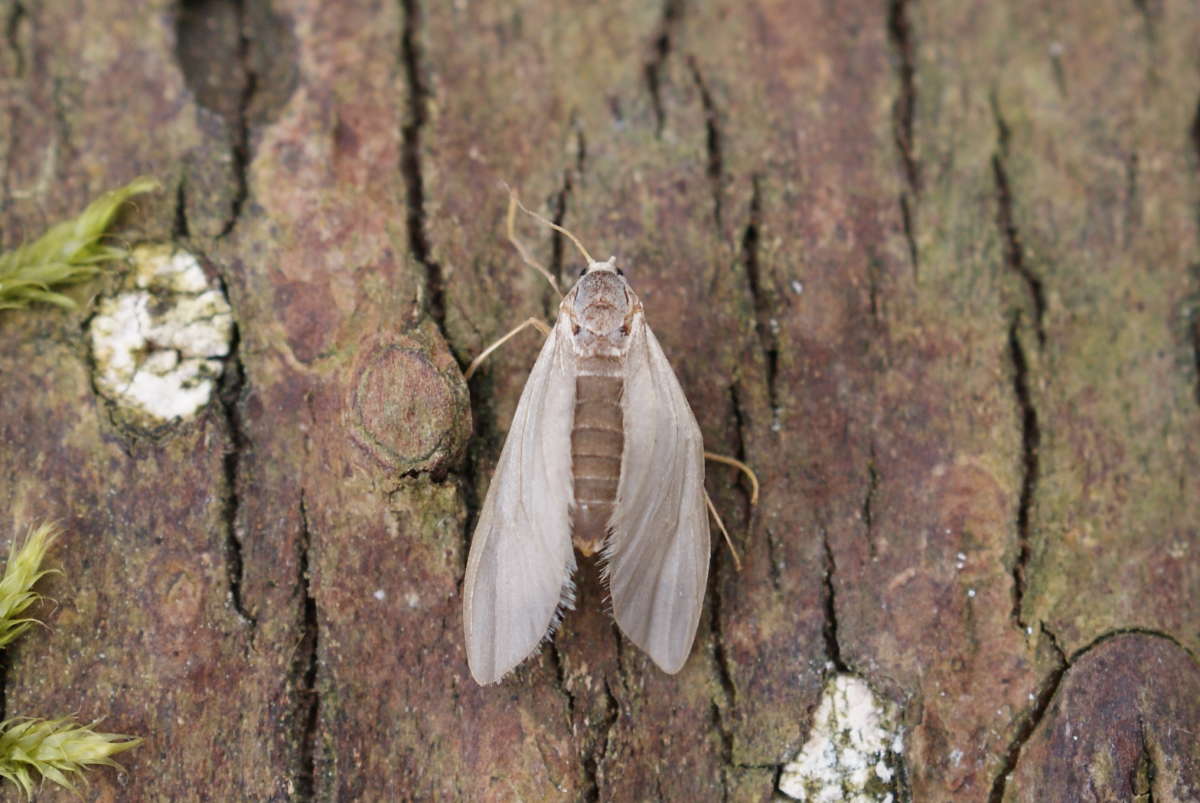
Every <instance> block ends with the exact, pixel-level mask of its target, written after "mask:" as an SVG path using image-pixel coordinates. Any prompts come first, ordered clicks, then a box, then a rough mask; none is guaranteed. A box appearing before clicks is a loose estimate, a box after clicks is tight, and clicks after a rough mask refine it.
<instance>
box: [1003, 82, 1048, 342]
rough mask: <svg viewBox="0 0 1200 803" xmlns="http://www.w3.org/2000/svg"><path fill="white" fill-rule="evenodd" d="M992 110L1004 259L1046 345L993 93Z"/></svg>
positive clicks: (1041, 301)
mask: <svg viewBox="0 0 1200 803" xmlns="http://www.w3.org/2000/svg"><path fill="white" fill-rule="evenodd" d="M992 113H993V115H994V117H995V119H996V134H997V140H998V143H999V149H998V152H997V153H996V155H994V156H993V157H992V173H993V175H994V176H995V182H996V200H997V204H996V223H997V225H998V226H999V228H1000V234H1001V236H1002V237H1003V240H1004V258H1005V263H1006V264H1007V265H1008V267H1009V268H1010V269H1011V270H1012V271H1013V272H1014V273H1016V274H1017V275H1018V276H1019V277H1020V278H1021V281H1022V282H1023V283H1024V285H1025V287H1026V290H1027V291H1028V293H1029V297H1030V300H1031V301H1032V303H1033V325H1034V331H1035V332H1037V339H1038V347H1039V348H1040V347H1044V346H1045V345H1046V330H1045V323H1044V320H1045V315H1046V294H1045V288H1044V286H1043V284H1042V279H1041V277H1040V276H1038V275H1037V274H1036V273H1034V271H1033V270H1032V269H1031V268H1030V267H1029V264H1028V262H1027V261H1026V258H1025V248H1024V246H1023V245H1022V244H1021V233H1020V231H1019V230H1018V229H1017V224H1016V217H1015V215H1014V213H1013V195H1012V184H1011V182H1010V181H1009V177H1008V168H1007V166H1006V163H1007V161H1008V154H1009V140H1010V131H1009V128H1008V123H1007V122H1005V120H1004V117H1003V116H1002V115H1001V113H1000V105H999V102H998V101H997V99H996V97H995V95H994V94H993V95H992Z"/></svg>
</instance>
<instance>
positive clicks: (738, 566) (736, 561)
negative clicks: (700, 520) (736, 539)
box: [704, 491, 742, 572]
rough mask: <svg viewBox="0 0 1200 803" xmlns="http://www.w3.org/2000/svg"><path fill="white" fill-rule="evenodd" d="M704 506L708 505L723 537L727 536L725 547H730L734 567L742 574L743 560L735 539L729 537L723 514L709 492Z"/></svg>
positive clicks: (705, 497) (705, 493)
mask: <svg viewBox="0 0 1200 803" xmlns="http://www.w3.org/2000/svg"><path fill="white" fill-rule="evenodd" d="M704 504H706V505H708V512H709V513H711V514H712V517H713V519H714V520H715V521H716V522H717V527H718V528H719V529H720V530H721V535H723V536H725V545H726V546H727V547H729V554H731V555H733V567H734V568H735V569H736V570H737V571H739V572H740V571H741V570H742V558H741V556H740V555H739V554H738V551H737V547H735V546H734V545H733V539H732V538H730V537H729V530H726V529H725V522H723V521H721V514H720V513H718V512H717V508H716V505H714V504H713V502H712V498H711V497H709V495H708V491H705V492H704Z"/></svg>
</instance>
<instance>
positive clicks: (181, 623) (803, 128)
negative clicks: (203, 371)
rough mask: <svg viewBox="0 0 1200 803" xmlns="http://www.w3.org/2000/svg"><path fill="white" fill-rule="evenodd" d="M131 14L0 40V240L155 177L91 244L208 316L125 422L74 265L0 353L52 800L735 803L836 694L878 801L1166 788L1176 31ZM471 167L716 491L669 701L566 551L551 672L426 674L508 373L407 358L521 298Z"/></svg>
mask: <svg viewBox="0 0 1200 803" xmlns="http://www.w3.org/2000/svg"><path fill="white" fill-rule="evenodd" d="M129 9H130V4H129V3H127V2H119V1H118V0H87V1H86V2H85V1H84V0H50V1H49V2H31V1H30V0H0V22H2V23H3V24H0V30H3V32H4V35H3V38H2V40H0V239H2V244H3V245H4V246H6V247H7V246H11V245H13V244H15V243H18V242H21V241H23V240H25V239H28V238H30V237H32V236H36V234H37V233H38V232H39V231H40V230H41V229H42V228H43V227H44V226H46V225H48V224H49V223H52V222H54V221H57V220H59V219H62V218H64V217H66V216H68V215H71V214H74V213H75V212H76V211H77V210H78V209H80V208H81V207H82V206H83V205H84V204H85V203H86V202H87V201H88V200H89V199H90V198H92V197H93V196H95V195H96V194H98V193H99V192H101V191H103V190H105V189H108V188H110V187H113V186H116V185H118V184H120V183H123V182H125V181H127V180H129V179H131V178H133V177H134V176H137V175H140V174H151V175H155V176H158V177H159V178H161V179H162V180H163V182H164V184H165V185H166V189H165V190H164V191H163V192H162V193H160V194H158V195H156V196H152V197H147V198H143V199H141V200H140V201H139V203H138V204H137V205H136V208H133V209H131V210H130V212H129V213H128V214H126V215H125V216H124V218H123V226H122V228H121V236H122V237H124V238H126V239H128V240H130V241H132V242H137V241H142V240H147V241H166V240H170V241H174V242H176V243H178V244H180V245H182V246H184V247H186V248H189V249H191V250H192V251H194V252H195V253H197V254H199V255H201V256H202V257H203V259H204V260H205V262H206V265H207V266H208V269H209V271H210V274H211V275H212V276H213V277H214V282H216V281H219V283H220V284H221V286H222V287H223V288H224V289H225V291H226V293H227V294H228V297H229V301H230V304H231V305H232V308H233V311H234V316H235V319H236V323H237V333H238V335H237V342H236V350H235V352H234V354H233V355H232V357H231V358H230V360H229V361H228V362H227V365H226V371H225V377H224V379H223V381H222V387H221V391H220V393H219V394H218V396H217V397H216V398H214V399H213V401H212V402H211V403H210V404H209V406H208V407H207V409H206V410H205V411H204V412H203V413H202V414H201V415H200V416H199V417H198V418H197V419H196V420H194V421H191V422H187V423H183V424H179V425H176V426H172V427H167V428H165V429H162V430H159V431H156V432H153V433H147V432H139V431H134V430H132V429H130V428H129V427H128V426H127V425H124V424H122V423H121V419H120V417H119V416H117V415H115V414H114V412H113V410H112V409H111V408H110V406H109V405H108V403H106V402H105V401H103V400H102V399H101V398H100V397H98V396H97V394H96V393H95V392H94V390H93V384H92V379H91V376H90V371H91V370H92V368H93V367H94V366H93V363H92V361H91V359H90V357H89V354H88V350H87V347H86V344H85V337H84V330H85V327H86V324H87V321H88V319H89V316H90V315H91V314H92V312H93V310H94V299H95V297H96V296H97V295H99V294H105V293H112V292H115V290H116V288H117V287H118V285H119V276H114V277H109V278H106V279H102V280H99V281H96V282H93V283H91V284H88V285H85V286H82V287H80V288H78V289H77V290H75V291H73V296H74V297H75V298H77V299H78V300H79V301H80V309H79V310H77V311H75V312H62V311H60V310H57V309H46V308H35V309H32V310H29V311H24V312H5V313H0V380H2V382H3V385H2V388H3V390H2V395H0V466H2V472H0V477H3V479H0V504H2V505H3V506H4V509H6V510H7V511H8V513H9V516H10V519H11V524H10V527H11V530H10V531H11V532H16V531H18V530H23V529H24V527H25V526H26V525H27V524H28V523H30V522H32V521H35V520H39V519H43V518H49V519H57V520H59V521H60V522H61V523H62V524H63V526H64V528H65V529H66V537H65V538H64V539H63V540H62V542H61V543H60V544H59V546H58V547H57V548H56V550H55V551H54V552H53V553H52V554H51V558H50V562H51V564H52V565H57V566H61V567H62V568H63V569H64V571H65V576H63V577H55V578H52V579H49V580H48V581H47V582H46V583H45V589H44V590H45V591H46V593H47V594H48V595H49V596H51V597H54V598H56V599H58V600H59V604H58V605H57V606H55V607H51V608H47V609H46V610H45V611H44V612H43V618H44V620H45V621H46V623H47V624H48V625H49V628H48V629H46V630H40V631H33V632H31V633H30V634H28V635H27V636H25V637H24V638H23V640H22V641H21V642H20V643H19V644H18V645H17V646H16V647H15V648H14V649H13V650H11V652H10V653H9V654H8V656H7V662H6V668H5V670H4V674H3V677H2V680H3V690H4V695H3V709H4V713H5V715H7V716H14V715H22V714H37V715H44V716H53V715H59V714H62V713H67V712H77V713H78V714H79V715H80V716H81V717H83V718H85V719H86V718H91V717H98V716H103V717H105V719H104V726H105V728H106V729H109V730H117V731H124V732H128V733H136V734H140V735H143V736H145V737H146V744H145V745H144V746H143V747H141V748H139V749H138V750H136V751H134V752H132V753H130V754H126V755H127V757H128V760H126V761H125V762H124V763H125V764H126V766H127V768H128V773H127V774H125V775H118V774H117V773H113V772H109V771H103V772H97V773H95V774H94V775H93V776H92V779H93V780H92V785H91V787H90V788H88V789H87V790H86V791H85V792H84V795H85V797H87V798H88V799H96V800H100V799H104V800H124V799H214V800H234V799H255V800H266V799H298V800H306V799H316V800H382V799H394V798H418V799H468V800H513V799H524V800H535V799H564V800H571V799H602V800H644V799H663V800H717V799H722V798H726V799H732V800H768V799H770V798H771V797H772V795H773V794H774V789H775V787H776V785H777V783H778V778H779V774H780V770H781V767H782V766H783V765H784V764H785V763H786V762H788V761H790V760H791V759H792V758H793V757H794V756H795V755H796V753H797V751H798V750H799V749H800V747H801V745H803V743H804V742H805V740H806V738H807V735H808V729H809V723H810V720H811V717H812V715H813V712H814V710H815V708H816V706H817V702H818V698H819V696H820V693H821V688H822V685H823V683H824V681H825V680H826V678H827V677H828V676H829V675H830V674H831V673H836V672H848V673H853V674H855V675H858V676H860V677H862V678H864V679H865V680H866V681H868V682H869V683H870V685H871V686H872V688H874V689H875V691H876V692H877V693H878V694H879V695H880V696H881V697H882V698H884V699H887V700H889V701H890V702H892V703H894V704H895V705H896V706H897V707H898V710H899V711H900V712H901V713H900V718H901V721H902V724H903V746H904V749H903V771H902V772H901V773H900V774H899V776H898V778H897V780H896V781H895V786H894V788H893V790H892V791H893V792H894V793H895V794H896V795H897V796H898V797H899V798H901V799H913V800H918V801H925V800H954V801H972V800H975V801H1000V800H1049V799H1061V800H1080V799H1092V800H1128V799H1131V798H1134V797H1135V796H1140V797H1138V799H1146V800H1150V799H1153V800H1155V801H1163V800H1167V801H1169V800H1194V799H1197V798H1200V746H1198V745H1200V740H1198V739H1197V738H1196V736H1197V734H1200V708H1197V700H1198V699H1200V691H1198V690H1200V663H1198V661H1197V654H1198V653H1197V651H1198V650H1200V480H1198V478H1200V445H1198V444H1200V438H1198V435H1200V378H1198V376H1197V373H1198V370H1200V268H1198V267H1197V265H1200V231H1198V226H1200V122H1198V120H1200V117H1198V116H1197V108H1198V105H1200V62H1198V61H1197V58H1196V53H1197V52H1200V6H1197V5H1196V4H1195V3H1193V2H1190V0H1141V2H1138V1H1137V0H1134V1H1133V2H1130V0H1122V1H1121V2H1117V0H1101V2H1093V1H1092V0H1070V2H1060V3H1047V2H1040V1H1037V0H1011V2H1004V3H995V2H971V3H961V2H954V1H953V0H891V2H888V0H872V1H871V2H867V1H866V0H848V1H847V2H839V3H830V2H817V1H816V0H801V1H800V2H796V1H795V0H754V1H753V2H747V1H746V0H738V1H737V2H734V0H713V1H712V2H705V1H703V0H666V1H665V3H662V4H648V3H640V2H633V1H632V0H617V1H616V2H610V3H602V4H601V3H587V2H575V1H574V0H573V1H572V2H569V3H551V2H535V1H534V0H527V1H526V2H483V0H461V1H460V2H431V1H430V0H396V1H395V2H383V0H343V1H342V2H338V3H317V2H308V1H306V0H271V2H261V3H260V2H241V0H192V1H191V2H185V3H182V4H177V3H172V2H165V0H159V1H158V2H146V3H143V4H141V8H140V10H139V11H138V12H137V13H130V10H129ZM502 180H503V181H507V182H509V183H510V184H512V185H513V186H515V187H517V188H519V189H520V191H521V193H522V195H523V197H524V198H525V200H526V201H527V202H528V203H529V204H530V205H532V206H534V207H535V208H537V209H539V210H541V211H542V212H543V213H544V214H547V215H548V216H551V217H553V218H554V219H556V220H560V221H562V222H563V224H564V225H566V226H568V227H569V228H571V229H572V230H573V231H574V232H575V233H576V234H577V235H578V236H579V237H580V238H581V239H582V240H583V242H584V243H585V244H586V245H587V246H588V248H589V249H590V250H591V251H592V253H593V255H595V256H597V257H598V258H601V259H602V258H605V257H607V256H608V255H609V254H615V255H617V257H618V259H619V261H620V263H621V264H622V265H623V266H624V269H625V271H626V275H627V277H628V278H629V280H630V282H631V283H632V285H633V286H634V288H635V289H636V290H637V292H638V294H639V296H640V297H641V299H642V300H643V302H644V304H645V307H646V312H647V319H648V322H649V323H650V325H651V326H652V327H653V329H654V331H655V332H656V334H657V335H658V337H659V339H660V340H661V341H662V343H663V346H664V349H665V350H666V352H667V354H668V356H669V357H670V359H671V360H672V363H673V364H674V365H675V367H676V371H677V373H678V374H679V377H680V380H681V382H682V384H683V386H684V389H685V390H686V392H687V394H688V397H689V399H690V400H691V402H692V405H693V408H694V409H695V412H696V415H697V418H698V419H699V421H700V425H701V428H702V430H703V432H704V435H705V440H706V446H707V448H708V449H710V450H712V451H716V452H721V453H726V454H734V455H738V456H740V457H743V458H744V459H746V460H747V461H748V462H750V463H751V464H752V465H753V466H754V467H755V468H756V469H757V470H758V472H759V475H760V477H761V478H762V480H763V489H762V500H761V503H760V505H759V506H758V507H757V508H756V509H754V510H753V511H752V510H751V509H750V508H749V506H748V497H747V494H746V489H745V488H744V487H743V486H742V484H741V483H740V481H739V480H738V478H737V477H736V475H734V473H733V472H732V471H730V470H728V469H726V468H724V467H721V466H717V465H710V467H709V479H708V487H709V490H710V493H711V494H712V495H713V497H714V500H715V501H716V504H717V506H718V508H719V509H720V510H721V511H722V512H723V514H724V516H725V518H726V521H727V522H729V523H730V524H731V525H732V528H733V530H734V534H735V539H736V541H737V542H738V545H739V547H740V548H741V550H742V551H743V554H744V559H745V569H744V570H743V571H742V572H740V573H737V572H735V571H734V570H733V566H732V562H731V560H730V558H729V555H728V553H727V552H725V551H724V547H719V548H717V549H715V550H714V557H713V561H714V563H713V569H712V572H711V576H710V589H709V595H708V601H707V605H706V609H705V613H704V615H703V618H702V620H701V625H700V633H699V635H698V638H697V643H696V646H695V648H694V650H693V654H692V656H691V659H690V660H689V661H688V663H687V665H686V666H685V667H684V669H683V671H682V672H680V674H678V675H677V676H667V675H664V674H662V673H661V672H659V671H658V670H657V669H656V668H655V667H654V666H653V665H652V664H651V663H650V661H649V660H648V659H647V658H646V657H645V656H644V655H642V654H641V653H640V652H639V651H638V650H637V649H636V648H634V647H633V646H632V645H630V644H629V643H627V642H626V641H624V640H623V639H622V638H621V637H620V636H619V634H618V633H617V631H616V630H615V629H614V627H613V624H612V622H611V619H610V618H609V617H608V615H607V614H606V613H605V612H604V602H603V597H604V592H603V589H602V587H601V586H600V584H599V582H598V580H597V571H596V566H595V565H594V564H593V563H591V562H588V561H583V562H582V563H581V567H580V575H579V577H578V581H579V584H580V593H579V597H580V599H579V606H578V609H577V610H576V611H575V612H574V613H573V614H571V615H570V616H569V617H568V618H567V620H566V622H565V624H564V626H563V628H562V629H561V631H560V632H559V634H558V635H557V636H556V638H555V639H554V641H553V643H552V644H550V645H549V646H547V647H546V648H545V649H543V650H542V652H541V653H540V654H539V655H538V656H537V657H535V658H533V659H531V660H530V661H529V662H528V663H527V664H526V665H524V666H523V667H522V668H521V669H519V670H518V671H517V672H516V673H515V674H514V675H512V676H511V677H509V678H508V679H507V680H506V681H505V682H504V683H502V684H501V685H499V686H497V687H489V688H479V687H477V686H476V685H475V684H474V682H473V681H472V680H471V678H470V675H469V674H468V672H467V667H466V663H465V657H464V651H463V646H462V636H461V599H460V596H459V583H460V582H461V578H462V573H463V569H464V566H465V562H466V552H467V548H468V544H469V536H470V529H471V526H472V525H473V521H474V515H475V511H476V510H477V508H478V505H479V503H480V502H481V501H482V498H483V495H484V492H485V490H486V487H487V483H488V481H489V479H490V475H491V470H492V468H493V467H494V465H495V461H496V458H497V457H498V455H499V450H500V447H501V445H502V443H503V437H504V434H505V433H506V431H507V427H508V422H509V420H510V419H511V416H512V413H513V411H514V409H515V406H516V401H517V398H518V396H519V394H520V390H521V387H522V383H523V381H524V378H525V375H526V373H527V371H528V368H529V366H530V365H531V364H532V361H533V358H534V356H535V354H536V351H537V349H538V347H539V345H540V344H539V341H538V336H537V335H536V334H534V333H532V332H530V333H527V334H525V335H522V336H521V337H520V338H519V339H517V340H516V341H514V342H513V343H512V344H510V345H509V346H508V347H506V348H505V349H503V350H502V351H500V352H498V353H497V354H496V355H495V356H494V357H492V358H491V359H490V360H489V362H488V363H487V364H486V365H485V367H484V368H483V370H481V371H480V373H479V374H478V375H477V376H476V377H474V378H473V379H472V381H471V383H470V386H469V387H468V386H467V385H466V383H464V381H463V379H462V375H461V372H460V368H459V366H463V365H465V364H466V363H467V362H468V361H469V360H470V358H471V357H473V356H474V355H476V354H478V353H479V352H480V351H481V350H482V349H483V348H484V347H485V346H487V345H488V344H489V343H491V342H492V341H493V340H494V339H495V338H497V337H499V336H500V335H502V334H503V333H504V332H506V331H507V330H508V329H509V328H511V327H512V326H514V325H516V324H517V323H519V322H520V321H522V320H524V319H525V318H527V317H529V316H531V315H536V316H548V315H552V314H553V311H554V308H555V304H556V298H555V296H554V295H553V293H552V292H551V291H550V290H549V288H548V287H547V285H546V284H545V282H544V281H543V280H542V279H540V278H539V277H538V276H537V275H536V274H534V273H533V272H532V271H530V270H528V269H527V268H525V267H523V266H522V265H521V263H520V261H519V259H518V258H517V257H516V255H515V254H514V253H513V252H512V249H511V247H510V246H509V245H508V244H507V243H506V242H505V240H504V236H503V214H504V204H505V200H506V199H505V195H504V193H503V190H502V189H501V188H500V186H499V183H500V182H501V181H502ZM522 231H523V236H524V237H525V238H526V239H527V240H528V241H529V242H530V243H531V245H533V246H534V250H535V252H536V254H537V255H538V257H539V258H540V259H541V260H543V261H544V262H546V263H547V264H549V265H550V266H551V268H552V270H554V271H555V272H557V273H559V274H560V275H561V276H562V277H563V278H564V279H565V280H567V281H570V280H571V279H572V278H573V277H574V275H575V274H576V272H577V271H578V268H579V267H580V264H581V263H580V260H579V258H578V256H577V255H576V254H575V253H574V251H573V249H572V248H571V246H570V244H569V243H566V242H564V241H563V240H562V239H561V238H557V237H552V236H549V235H548V234H547V233H546V232H545V231H544V230H540V229H538V228H536V227H535V226H532V225H526V224H522ZM716 543H717V544H719V541H718V542H716ZM64 654H65V655H68V656H70V659H69V660H63V659H62V657H61V656H63V655H64ZM40 798H42V799H47V800H52V799H64V800H66V799H70V796H69V795H66V794H59V793H56V792H52V791H47V792H45V793H43V794H42V795H40Z"/></svg>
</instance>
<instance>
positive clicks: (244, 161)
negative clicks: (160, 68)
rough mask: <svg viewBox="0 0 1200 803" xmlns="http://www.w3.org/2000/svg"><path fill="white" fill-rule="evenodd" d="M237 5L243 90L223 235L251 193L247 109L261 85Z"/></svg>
mask: <svg viewBox="0 0 1200 803" xmlns="http://www.w3.org/2000/svg"><path fill="white" fill-rule="evenodd" d="M234 8H235V9H236V11H237V31H238V42H237V58H238V63H239V65H240V67H241V71H242V91H241V92H240V93H239V94H238V103H237V114H236V115H234V119H233V144H232V148H231V152H232V154H233V175H234V181H235V182H236V187H235V189H234V193H233V198H232V199H231V200H230V204H229V219H228V220H226V221H225V225H224V226H223V227H222V228H221V232H220V234H218V235H217V236H218V237H224V236H226V235H227V234H229V233H230V232H231V231H233V227H234V226H235V225H237V222H238V219H239V218H240V217H241V215H242V207H243V206H244V205H245V203H246V198H247V197H248V196H249V194H250V185H249V182H248V181H247V178H246V171H247V168H248V167H249V164H250V124H249V120H248V109H249V108H250V101H251V100H252V99H253V98H254V92H255V89H256V88H257V85H258V75H257V73H256V72H255V70H254V67H253V64H252V62H251V59H250V37H249V36H248V35H247V33H246V24H247V23H246V10H245V6H244V0H236V2H235V3H234Z"/></svg>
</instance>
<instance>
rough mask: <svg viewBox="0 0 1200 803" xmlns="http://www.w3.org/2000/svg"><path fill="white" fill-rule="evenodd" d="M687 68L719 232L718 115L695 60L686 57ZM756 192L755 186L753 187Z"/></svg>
mask: <svg viewBox="0 0 1200 803" xmlns="http://www.w3.org/2000/svg"><path fill="white" fill-rule="evenodd" d="M688 67H689V69H690V70H691V72H692V80H693V81H695V82H696V88H697V89H698V90H699V92H700V105H701V106H702V107H703V109H704V125H705V131H706V141H705V147H706V149H707V152H708V181H709V183H710V185H711V186H712V196H713V220H714V221H716V224H717V231H718V232H719V231H721V193H722V188H723V185H724V175H725V166H724V157H723V155H722V151H721V142H722V139H723V137H722V134H721V125H720V115H719V114H718V111H717V104H716V102H715V101H714V100H713V96H712V93H711V92H710V91H709V89H708V85H707V84H706V83H705V82H704V76H703V75H702V74H701V73H700V67H699V65H698V64H697V63H696V59H695V58H693V57H691V56H689V57H688ZM755 191H756V192H757V185H756V186H755Z"/></svg>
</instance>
